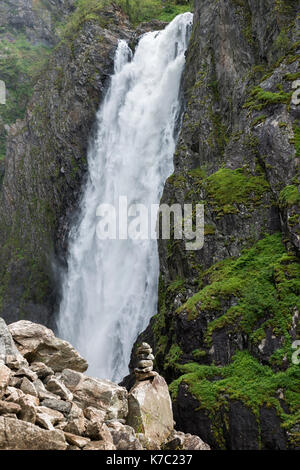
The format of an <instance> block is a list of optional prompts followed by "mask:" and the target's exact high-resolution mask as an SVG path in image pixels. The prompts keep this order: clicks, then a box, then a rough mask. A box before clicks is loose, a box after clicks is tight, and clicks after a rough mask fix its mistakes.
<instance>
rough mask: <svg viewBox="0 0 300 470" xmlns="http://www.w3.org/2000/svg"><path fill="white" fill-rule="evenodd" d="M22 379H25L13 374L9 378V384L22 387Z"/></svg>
mask: <svg viewBox="0 0 300 470" xmlns="http://www.w3.org/2000/svg"><path fill="white" fill-rule="evenodd" d="M22 380H23V379H22V378H21V377H14V376H11V377H10V379H9V386H10V387H15V388H20V387H21V383H22Z"/></svg>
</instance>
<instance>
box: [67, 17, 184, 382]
mask: <svg viewBox="0 0 300 470" xmlns="http://www.w3.org/2000/svg"><path fill="white" fill-rule="evenodd" d="M192 21H193V15H192V14H191V13H185V14H183V15H179V16H177V17H176V18H175V19H174V20H173V21H172V22H171V23H170V24H169V25H168V26H167V27H166V28H165V30H163V31H160V32H150V33H146V34H145V35H143V36H142V38H141V39H140V41H139V44H138V46H137V48H136V51H135V54H134V55H133V54H132V52H131V50H130V48H129V47H128V45H127V44H126V42H125V41H120V42H119V46H118V48H117V52H116V56H115V70H114V75H113V76H112V77H111V84H110V87H109V90H108V91H107V94H106V97H105V99H104V101H103V103H102V105H101V106H100V109H99V111H98V113H97V134H96V137H95V139H94V141H93V142H91V144H90V148H89V152H88V168H89V169H88V181H87V184H86V187H85V189H84V195H83V197H82V201H81V206H80V217H79V219H78V222H77V224H76V226H75V227H73V229H72V230H71V233H70V240H69V254H68V271H67V272H66V273H65V275H64V279H63V286H62V288H63V296H62V301H61V305H60V312H59V317H58V332H59V335H60V336H61V337H63V338H64V339H67V340H68V341H70V342H71V343H72V344H73V345H74V346H75V347H76V348H77V349H78V351H80V353H81V354H82V355H83V356H84V357H85V358H86V359H87V360H88V362H89V365H90V368H89V373H90V374H92V375H93V376H97V377H102V378H107V379H111V380H114V381H118V380H120V379H121V378H122V377H123V376H124V375H126V374H127V373H128V363H129V359H130V353H131V348H132V346H133V343H134V341H135V340H136V338H137V335H138V334H139V333H140V332H141V331H142V330H143V329H144V328H145V327H146V326H147V324H148V323H149V320H150V318H151V317H152V316H153V315H155V314H156V311H157V291H158V276H159V260H158V251H157V241H156V240H153V239H147V240H145V239H135V240H133V239H127V240H125V239H117V240H109V239H107V240H103V239H99V237H98V236H97V231H96V227H97V222H98V217H97V214H96V213H97V207H98V206H99V204H100V203H106V204H112V205H114V207H118V205H119V198H120V196H126V197H127V201H128V206H130V205H131V204H132V203H134V204H138V203H141V204H144V205H145V206H146V207H150V205H151V204H158V203H159V201H160V198H161V195H162V191H163V186H164V183H165V181H166V179H167V178H168V176H170V174H171V173H172V171H173V154H174V150H175V143H176V142H175V141H176V135H175V134H176V123H177V122H178V119H179V116H180V99H179V92H180V81H181V76H182V71H183V68H184V64H185V51H186V49H187V45H188V40H189V37H190V33H191V25H192Z"/></svg>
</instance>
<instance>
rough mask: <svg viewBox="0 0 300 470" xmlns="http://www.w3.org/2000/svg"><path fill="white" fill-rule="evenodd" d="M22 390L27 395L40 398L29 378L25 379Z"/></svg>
mask: <svg viewBox="0 0 300 470" xmlns="http://www.w3.org/2000/svg"><path fill="white" fill-rule="evenodd" d="M20 389H21V390H22V392H24V393H25V394H26V395H32V396H33V397H38V392H37V390H36V388H35V386H34V384H33V383H32V382H30V380H28V379H27V377H23V380H22V383H21V386H20Z"/></svg>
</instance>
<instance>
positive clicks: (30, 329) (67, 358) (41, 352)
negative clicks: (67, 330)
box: [9, 320, 88, 372]
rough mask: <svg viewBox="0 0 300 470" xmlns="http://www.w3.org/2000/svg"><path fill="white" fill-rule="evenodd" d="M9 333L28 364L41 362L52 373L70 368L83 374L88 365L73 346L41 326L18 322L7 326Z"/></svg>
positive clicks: (22, 321)
mask: <svg viewBox="0 0 300 470" xmlns="http://www.w3.org/2000/svg"><path fill="white" fill-rule="evenodd" d="M9 331H10V333H11V335H12V337H13V339H14V341H15V343H16V345H17V347H18V349H19V351H20V352H21V353H22V354H23V355H24V357H26V359H28V361H29V362H30V363H33V362H43V363H44V364H46V365H47V366H48V367H51V368H52V369H53V370H54V372H61V371H62V370H63V369H66V368H71V369H73V370H77V371H79V372H84V371H85V370H86V369H87V368H88V364H87V362H86V360H85V359H83V358H82V357H81V356H80V354H79V353H78V352H77V351H76V350H75V349H74V348H73V346H72V345H71V344H70V343H68V342H67V341H64V340H62V339H59V338H56V337H55V335H54V333H53V331H52V330H50V329H49V328H46V327H45V326H43V325H39V324H37V323H33V322H30V321H28V320H20V321H18V322H16V323H12V324H11V325H9Z"/></svg>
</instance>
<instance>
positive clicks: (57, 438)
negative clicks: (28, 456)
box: [0, 416, 67, 450]
mask: <svg viewBox="0 0 300 470" xmlns="http://www.w3.org/2000/svg"><path fill="white" fill-rule="evenodd" d="M66 448H67V443H66V440H65V436H64V433H63V432H62V431H59V430H51V431H48V430H44V429H42V428H40V427H39V426H35V425H34V424H32V423H27V422H24V421H21V420H19V419H13V418H5V417H2V416H0V450H28V449H30V450H66Z"/></svg>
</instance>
